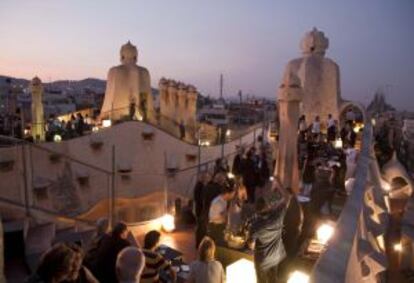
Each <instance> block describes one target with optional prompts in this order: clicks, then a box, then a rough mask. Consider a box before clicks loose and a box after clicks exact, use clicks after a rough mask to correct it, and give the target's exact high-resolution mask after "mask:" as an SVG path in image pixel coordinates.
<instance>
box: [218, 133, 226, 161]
mask: <svg viewBox="0 0 414 283" xmlns="http://www.w3.org/2000/svg"><path fill="white" fill-rule="evenodd" d="M223 129H224V127H223V126H220V131H219V133H220V143H221V159H223V157H224V142H225V139H226V133H223Z"/></svg>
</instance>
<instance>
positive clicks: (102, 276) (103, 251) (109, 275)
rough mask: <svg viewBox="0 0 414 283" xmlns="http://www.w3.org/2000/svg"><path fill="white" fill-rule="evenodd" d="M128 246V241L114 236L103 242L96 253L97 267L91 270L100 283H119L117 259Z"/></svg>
mask: <svg viewBox="0 0 414 283" xmlns="http://www.w3.org/2000/svg"><path fill="white" fill-rule="evenodd" d="M128 246H130V243H129V242H128V241H127V240H124V239H120V238H115V237H112V236H110V237H106V238H104V239H103V240H102V243H101V245H100V247H99V249H98V251H97V252H96V256H97V259H96V266H95V267H94V268H93V270H91V271H92V273H93V274H94V275H95V277H96V278H97V279H98V280H99V282H101V283H106V282H108V283H113V282H117V277H116V271H115V264H116V257H117V256H118V253H119V252H120V251H121V250H123V249H124V248H126V247H128Z"/></svg>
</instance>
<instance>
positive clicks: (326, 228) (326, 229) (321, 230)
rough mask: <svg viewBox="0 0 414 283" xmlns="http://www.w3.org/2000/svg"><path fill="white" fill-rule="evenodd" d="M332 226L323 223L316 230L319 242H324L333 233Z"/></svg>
mask: <svg viewBox="0 0 414 283" xmlns="http://www.w3.org/2000/svg"><path fill="white" fill-rule="evenodd" d="M334 231H335V229H334V227H333V226H332V225H330V224H327V223H324V224H321V225H320V226H319V227H318V230H316V238H317V239H318V241H319V242H320V243H321V244H326V243H327V242H328V241H329V239H330V238H331V237H332V236H333V234H334Z"/></svg>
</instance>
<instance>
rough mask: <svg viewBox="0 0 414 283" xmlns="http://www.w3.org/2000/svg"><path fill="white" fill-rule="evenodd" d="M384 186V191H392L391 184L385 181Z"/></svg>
mask: <svg viewBox="0 0 414 283" xmlns="http://www.w3.org/2000/svg"><path fill="white" fill-rule="evenodd" d="M382 188H383V189H384V191H386V192H389V191H391V185H390V184H388V183H386V182H384V184H383V185H382Z"/></svg>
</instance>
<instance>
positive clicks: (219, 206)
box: [28, 115, 357, 283]
mask: <svg viewBox="0 0 414 283" xmlns="http://www.w3.org/2000/svg"><path fill="white" fill-rule="evenodd" d="M327 118H328V119H327V121H326V124H324V123H321V121H320V118H319V117H315V119H314V122H313V123H312V125H310V126H309V127H308V126H306V118H305V117H301V119H300V120H299V124H298V133H299V138H298V152H299V155H298V158H299V169H300V172H301V186H300V188H295V191H296V192H293V190H292V188H284V187H283V186H282V185H281V184H280V182H279V180H278V179H277V178H274V177H270V176H271V172H272V170H273V168H274V166H275V164H274V161H273V160H274V156H272V155H271V153H269V152H271V148H270V145H269V144H268V143H267V142H266V141H264V140H263V138H262V137H259V138H258V140H257V143H256V144H258V148H259V150H257V148H256V147H255V146H252V147H250V148H249V149H245V148H244V147H239V149H238V152H237V155H236V156H235V158H234V160H233V164H232V166H231V168H230V166H229V165H228V162H227V159H225V158H221V159H218V160H217V161H216V162H215V166H214V170H213V171H212V172H210V171H205V172H201V174H199V179H198V181H197V183H196V185H195V188H194V195H193V201H189V202H188V204H187V205H186V206H185V207H183V208H182V207H181V202H180V201H177V202H176V206H177V207H176V210H177V211H180V214H179V215H177V218H178V219H181V220H182V221H184V222H194V218H195V223H196V229H195V239H196V247H197V249H198V259H197V260H196V261H194V262H193V263H192V264H191V265H190V272H189V277H188V279H187V282H188V283H223V282H225V273H224V268H223V266H222V264H221V263H220V262H219V261H217V260H216V259H215V250H216V246H220V247H229V241H230V240H231V238H232V237H235V236H238V237H241V238H243V239H244V240H245V247H247V248H250V249H252V251H253V254H254V264H255V269H256V276H257V281H258V283H263V282H265V283H266V282H269V283H270V282H275V278H283V277H284V276H286V274H287V270H288V269H289V264H290V263H291V262H292V261H293V260H294V258H295V257H296V255H297V253H298V251H299V247H300V245H301V243H302V242H303V241H304V240H305V239H307V238H309V237H311V236H312V235H313V233H314V232H315V225H316V222H317V220H318V219H320V218H321V217H329V216H330V215H332V214H333V213H334V211H333V207H332V204H333V199H334V196H335V194H339V195H346V194H347V193H349V192H347V191H346V188H345V180H347V179H350V178H352V177H353V174H354V170H355V165H356V160H357V150H356V149H355V143H356V133H355V132H354V130H353V123H354V121H353V120H347V121H346V122H345V125H344V127H343V128H342V129H341V130H340V131H338V123H337V121H335V120H333V119H332V116H331V115H329V116H328V117H327ZM349 118H352V117H351V115H349ZM79 121H81V117H79V119H78V122H76V118H75V120H74V123H73V124H75V125H81V124H82V122H79ZM76 123H77V124H76ZM321 124H322V125H321ZM323 127H325V129H326V132H324V133H322V131H321V128H323ZM74 131H75V132H77V131H76V126H75V128H74ZM79 134H81V132H79ZM339 137H341V139H342V141H343V147H337V146H335V141H336V140H337V139H338V138H339ZM272 157H273V158H272ZM297 195H299V196H300V197H301V198H299V197H297ZM304 202H305V203H306V207H305V206H304V205H303V203H304ZM193 205H194V209H193ZM193 213H194V214H193ZM190 216H191V217H190ZM190 219H191V220H190ZM97 224H98V225H97V232H96V235H95V236H94V238H93V239H92V241H91V243H90V245H89V246H88V247H87V248H85V247H84V249H81V248H79V247H78V246H76V245H74V244H66V243H62V244H58V245H56V246H54V247H53V248H52V249H51V250H50V251H48V252H47V253H46V254H45V255H44V256H43V257H42V261H41V263H40V264H39V266H38V268H37V270H36V272H35V273H34V274H33V275H32V276H31V277H30V278H29V280H28V282H30V283H32V282H33V283H34V282H103V283H105V282H144V283H147V282H162V281H161V280H162V278H164V277H165V275H166V276H167V277H168V278H169V280H170V282H175V280H176V278H177V274H176V271H175V270H174V268H172V266H171V263H170V262H168V261H167V260H166V259H165V258H164V257H163V255H162V254H161V253H159V252H158V247H159V244H160V240H161V234H160V233H159V232H158V231H155V230H154V231H150V232H148V233H147V234H146V235H145V239H144V244H143V246H142V248H141V247H140V246H139V245H138V244H137V242H136V241H131V236H130V232H129V230H128V227H127V225H126V224H124V223H118V224H117V225H115V226H114V227H113V229H112V231H111V232H109V233H108V232H107V222H105V221H99V222H98V223H97ZM132 239H134V238H133V237H132ZM161 274H163V276H164V277H161Z"/></svg>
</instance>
